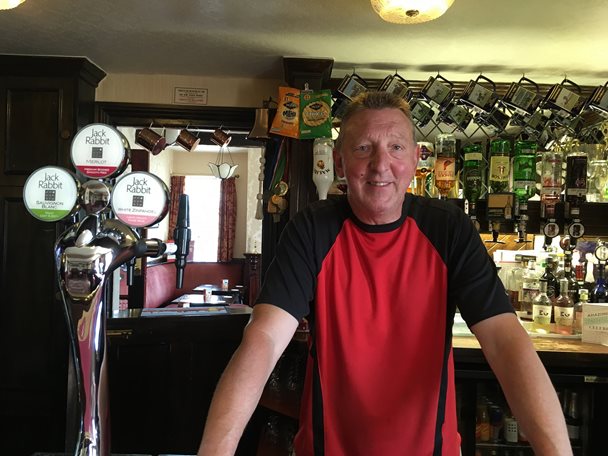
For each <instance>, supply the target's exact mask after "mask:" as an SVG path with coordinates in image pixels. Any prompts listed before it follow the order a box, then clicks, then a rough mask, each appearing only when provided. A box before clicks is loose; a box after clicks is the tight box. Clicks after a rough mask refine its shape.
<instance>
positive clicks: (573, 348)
mask: <svg viewBox="0 0 608 456" xmlns="http://www.w3.org/2000/svg"><path fill="white" fill-rule="evenodd" d="M531 339H532V343H533V344H534V348H536V351H538V352H567V353H585V354H596V355H604V356H606V357H607V361H608V346H605V345H599V344H589V343H586V342H581V340H580V339H561V338H557V337H531ZM452 346H453V347H454V348H477V349H479V348H480V346H479V342H478V341H477V338H475V336H455V337H453V338H452Z"/></svg>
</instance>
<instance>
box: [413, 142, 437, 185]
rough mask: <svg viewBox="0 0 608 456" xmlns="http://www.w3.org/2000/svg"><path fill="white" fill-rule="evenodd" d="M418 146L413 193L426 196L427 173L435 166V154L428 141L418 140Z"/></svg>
mask: <svg viewBox="0 0 608 456" xmlns="http://www.w3.org/2000/svg"><path fill="white" fill-rule="evenodd" d="M417 147H418V164H417V165H416V174H415V176H414V177H415V182H416V184H415V187H414V194H415V195H419V196H427V192H426V179H427V175H428V174H429V173H431V172H432V171H433V169H434V168H435V154H434V152H433V144H432V143H430V142H419V143H418V144H417Z"/></svg>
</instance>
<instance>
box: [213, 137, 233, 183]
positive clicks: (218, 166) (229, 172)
mask: <svg viewBox="0 0 608 456" xmlns="http://www.w3.org/2000/svg"><path fill="white" fill-rule="evenodd" d="M231 139H232V136H230V135H228V134H227V133H226V132H225V131H224V130H222V129H221V128H218V129H216V130H215V131H214V132H213V134H212V135H211V142H213V143H215V144H217V145H218V146H220V151H219V153H218V154H217V158H216V160H215V163H209V169H211V173H212V174H213V175H214V176H215V177H217V178H218V179H229V178H231V177H232V176H233V175H234V172H235V171H236V168H237V167H238V166H239V165H236V164H235V163H234V160H232V155H231V154H230V149H228V144H229V143H230V140H231ZM224 149H225V150H226V152H227V153H228V160H225V159H224Z"/></svg>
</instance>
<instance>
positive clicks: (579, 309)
mask: <svg viewBox="0 0 608 456" xmlns="http://www.w3.org/2000/svg"><path fill="white" fill-rule="evenodd" d="M587 302H589V292H588V291H587V290H586V289H585V288H582V289H581V290H580V292H579V301H578V302H577V303H576V304H574V324H573V330H574V334H582V333H583V307H584V305H585V304H587Z"/></svg>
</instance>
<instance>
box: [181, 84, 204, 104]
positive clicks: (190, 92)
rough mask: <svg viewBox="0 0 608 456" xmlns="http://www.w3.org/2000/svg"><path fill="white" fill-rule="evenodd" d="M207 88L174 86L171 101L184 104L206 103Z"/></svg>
mask: <svg viewBox="0 0 608 456" xmlns="http://www.w3.org/2000/svg"><path fill="white" fill-rule="evenodd" d="M207 93H208V90H207V89H201V88H197V87H175V89H174V91H173V103H175V104H186V105H206V104H207Z"/></svg>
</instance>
